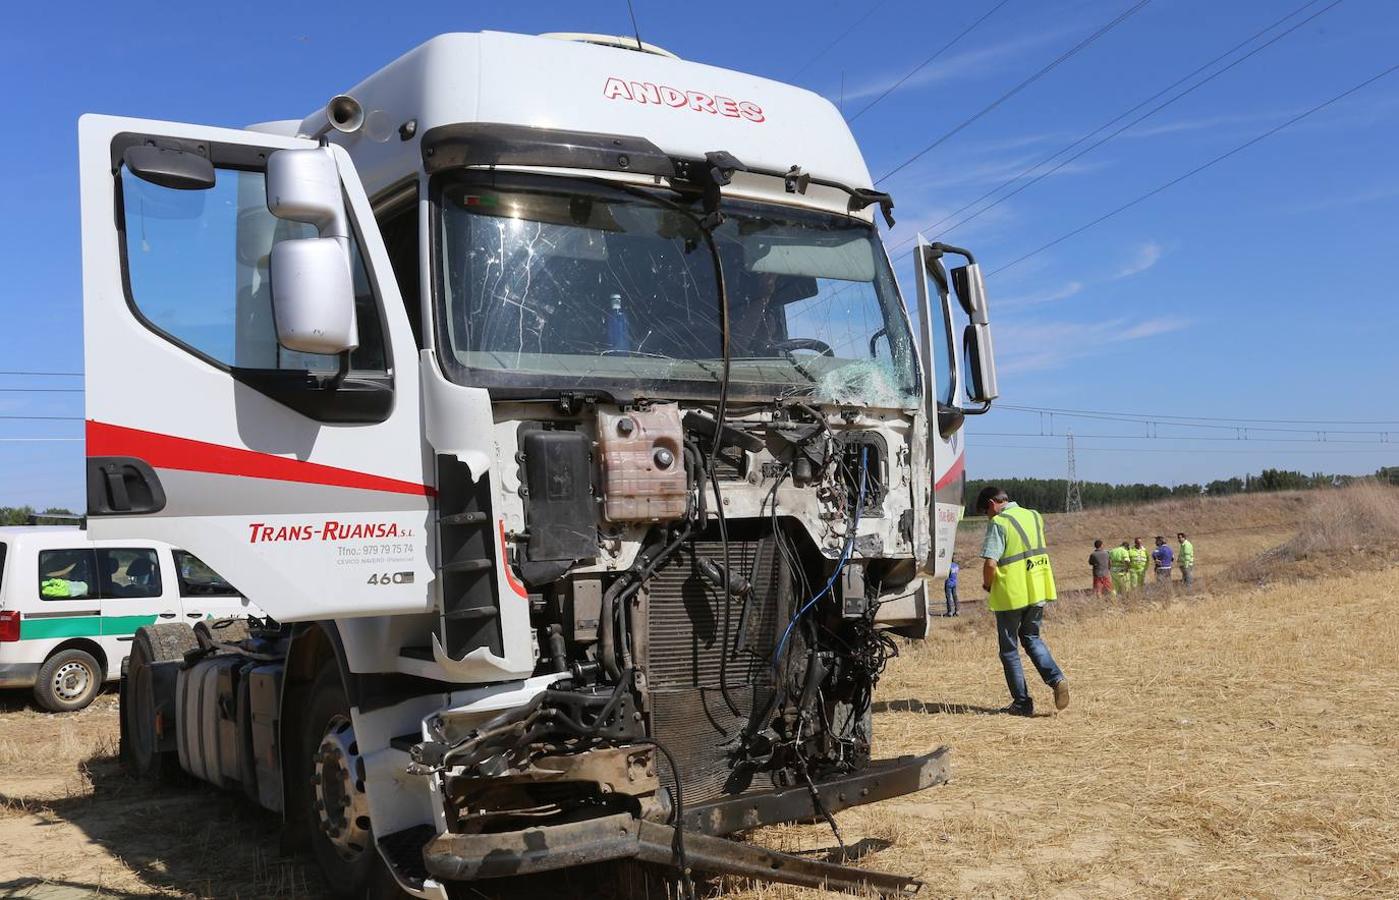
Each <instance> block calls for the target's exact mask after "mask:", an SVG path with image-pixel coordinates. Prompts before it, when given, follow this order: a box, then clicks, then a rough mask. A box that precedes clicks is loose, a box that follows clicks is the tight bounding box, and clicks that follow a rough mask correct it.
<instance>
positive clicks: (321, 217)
mask: <svg viewBox="0 0 1399 900" xmlns="http://www.w3.org/2000/svg"><path fill="white" fill-rule="evenodd" d="M267 209H268V211H269V212H271V213H272V215H274V216H276V217H277V218H279V219H287V220H289V221H292V222H305V223H308V224H310V225H314V226H315V227H316V230H317V232H318V233H319V234H320V237H315V238H295V239H291V240H285V241H278V242H277V243H276V244H273V245H272V258H271V277H272V314H273V319H274V321H275V322H276V325H277V342H278V343H279V344H281V345H282V346H283V347H285V348H287V349H288V350H295V351H299V352H302V353H325V354H334V353H343V352H345V351H347V350H353V349H354V348H355V347H357V346H359V329H358V327H357V323H356V321H355V289H354V279H353V276H352V275H351V269H350V262H351V261H350V220H349V215H348V213H347V212H346V210H345V200H344V194H343V193H342V190H341V186H340V171H339V168H338V167H337V166H336V165H335V157H334V156H333V155H332V154H331V150H330V148H328V147H316V148H314V149H306V150H278V151H277V152H275V153H273V154H272V155H270V156H269V157H268V158H267Z"/></svg>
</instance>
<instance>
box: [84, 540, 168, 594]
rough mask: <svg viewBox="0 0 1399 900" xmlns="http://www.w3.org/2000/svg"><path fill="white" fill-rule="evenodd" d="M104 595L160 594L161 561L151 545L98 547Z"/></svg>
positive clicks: (98, 562) (98, 561)
mask: <svg viewBox="0 0 1399 900" xmlns="http://www.w3.org/2000/svg"><path fill="white" fill-rule="evenodd" d="M97 565H98V571H99V572H100V573H101V585H102V597H103V599H107V600H112V599H122V598H128V597H159V596H160V593H161V588H160V563H159V562H158V561H157V560H156V555H155V551H154V550H151V549H147V548H131V549H127V548H124V547H123V548H105V547H104V548H101V549H99V550H98V551H97Z"/></svg>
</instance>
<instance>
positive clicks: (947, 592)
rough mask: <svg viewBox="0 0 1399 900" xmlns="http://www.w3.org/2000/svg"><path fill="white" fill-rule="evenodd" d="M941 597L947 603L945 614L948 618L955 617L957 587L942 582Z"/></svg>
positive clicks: (957, 609)
mask: <svg viewBox="0 0 1399 900" xmlns="http://www.w3.org/2000/svg"><path fill="white" fill-rule="evenodd" d="M942 596H943V599H945V600H946V601H947V614H948V615H949V616H955V615H957V613H958V612H959V608H958V603H957V585H955V584H948V583H946V582H944V583H943V586H942Z"/></svg>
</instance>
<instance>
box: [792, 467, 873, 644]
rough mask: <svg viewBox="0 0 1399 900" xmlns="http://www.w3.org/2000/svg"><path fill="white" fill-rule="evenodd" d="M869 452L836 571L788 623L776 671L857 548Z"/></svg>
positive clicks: (861, 473)
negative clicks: (802, 623) (798, 630)
mask: <svg viewBox="0 0 1399 900" xmlns="http://www.w3.org/2000/svg"><path fill="white" fill-rule="evenodd" d="M868 453H869V447H861V448H860V499H859V500H858V501H856V503H855V519H854V522H853V523H852V524H851V526H850V533H849V534H848V535H846V538H845V547H844V548H842V549H841V551H840V559H839V560H837V561H836V568H835V571H834V572H832V573H831V578H830V580H829V581H827V582H826V586H825V587H823V588H821V590H819V591H817V592H816V594H815V595H814V596H813V597H812V598H811V599H810V600H808V601H806V602H805V603H803V604H802V605H801V606H800V607H799V608H798V609H797V611H796V612H795V613H794V614H793V615H792V621H790V622H788V623H787V630H786V631H784V632H782V640H780V641H778V642H777V651H776V652H775V653H773V655H772V668H773V670H774V671H776V670H777V667H778V666H779V665H780V664H781V662H782V651H783V649H784V648H785V647H786V646H787V639H788V638H790V637H791V636H792V629H793V628H795V627H796V624H797V620H798V619H800V618H801V617H802V616H803V615H805V614H806V611H807V610H808V609H811V607H813V606H815V605H816V601H818V600H820V599H821V598H822V597H824V596H826V594H827V593H829V592H830V590H831V588H832V587H834V586H835V583H836V579H837V578H839V577H840V573H841V572H842V571H844V569H845V564H846V563H847V562H849V561H850V551H851V550H853V549H855V535H856V534H857V533H858V532H859V530H860V510H862V509H864V507H865V456H866V454H868Z"/></svg>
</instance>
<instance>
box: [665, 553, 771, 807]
mask: <svg viewBox="0 0 1399 900" xmlns="http://www.w3.org/2000/svg"><path fill="white" fill-rule="evenodd" d="M698 557H703V558H707V559H710V560H713V561H714V562H716V563H721V564H722V562H723V551H722V548H721V546H720V544H719V543H718V542H717V541H714V542H696V543H695V544H694V545H693V549H691V548H690V547H686V548H684V549H682V550H681V551H680V552H679V553H677V554H676V555H675V556H674V557H673V558H672V559H671V561H670V562H669V563H668V564H667V565H666V566H665V567H664V568H662V569H661V570H660V571H658V572H657V573H656V574H655V575H654V576H653V577H652V579H651V581H650V582H649V584H648V596H647V604H648V616H647V621H648V626H647V627H648V632H647V651H646V657H647V658H646V673H647V681H648V684H649V687H650V696H651V715H652V731H653V734H654V736H655V737H656V739H657V740H659V741H661V742H662V743H663V744H665V745H666V747H667V748H668V749H669V750H670V751H671V752H672V753H674V754H675V757H676V762H677V764H678V765H679V766H680V771H681V775H682V776H683V779H684V789H685V800H686V801H687V802H695V801H699V800H708V799H712V798H714V797H717V796H719V795H720V794H723V793H725V792H726V791H725V785H726V783H727V782H728V780H729V775H730V763H729V753H730V751H731V750H732V749H733V747H734V746H735V745H736V743H737V736H738V733H739V731H740V730H741V729H742V728H743V726H744V725H746V724H747V722H748V715H749V712H750V710H751V709H752V707H753V705H754V704H755V703H762V702H764V701H765V700H767V698H768V697H769V695H770V692H771V690H772V675H771V670H770V668H769V664H768V660H767V654H768V652H769V651H770V649H771V648H772V646H773V644H774V643H775V642H776V639H777V629H778V627H779V622H781V623H785V621H786V616H787V610H788V608H789V607H790V604H791V600H790V589H789V587H788V582H789V580H788V578H787V576H786V567H785V566H783V565H781V564H780V558H779V556H778V552H777V545H776V543H775V542H773V541H771V540H761V541H730V543H729V558H730V561H731V563H732V565H733V568H734V570H735V571H737V572H740V573H742V574H743V575H744V577H747V578H749V579H750V580H751V581H752V584H753V596H752V599H751V601H750V609H749V614H748V623H747V628H746V629H745V630H746V632H747V646H746V648H745V650H744V652H742V653H733V651H732V643H733V642H731V643H730V658H729V664H728V670H727V673H726V676H727V678H726V681H727V685H728V687H729V696H730V698H731V699H732V700H733V703H734V706H736V707H737V708H738V711H737V712H734V710H733V709H732V708H730V706H729V704H728V703H727V702H725V700H724V697H723V694H722V692H721V690H720V668H721V658H722V656H723V642H724V641H723V635H724V602H723V597H722V595H721V593H720V592H719V590H718V589H717V588H715V587H714V586H713V585H712V584H710V583H709V582H708V581H707V580H705V578H704V577H703V576H702V575H701V574H700V573H699V571H698V569H697V567H696V559H697V558H698ZM741 608H742V604H741V602H739V601H734V602H733V605H732V609H731V613H730V616H731V624H732V627H733V629H734V631H735V632H737V629H738V618H739V614H740V612H741ZM664 777H665V778H666V779H667V780H668V779H669V778H670V772H669V770H668V769H667V770H666V771H665V772H664ZM770 786H771V782H770V781H769V780H767V779H766V777H765V776H762V775H759V776H758V778H756V779H755V780H754V782H753V784H752V787H754V788H767V787H770Z"/></svg>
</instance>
